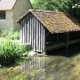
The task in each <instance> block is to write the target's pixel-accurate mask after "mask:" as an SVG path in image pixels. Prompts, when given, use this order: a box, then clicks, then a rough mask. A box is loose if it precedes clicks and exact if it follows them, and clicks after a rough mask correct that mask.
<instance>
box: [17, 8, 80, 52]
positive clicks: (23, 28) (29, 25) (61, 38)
mask: <svg viewBox="0 0 80 80" xmlns="http://www.w3.org/2000/svg"><path fill="white" fill-rule="evenodd" d="M17 23H19V24H20V40H21V43H23V44H26V45H29V46H30V47H31V49H32V50H34V51H35V52H46V51H49V50H51V49H57V48H61V47H66V48H68V46H69V45H71V44H74V43H78V42H80V26H79V24H78V23H77V21H75V19H73V18H72V17H71V16H70V15H69V14H65V13H63V12H53V11H41V10H33V9H30V10H29V11H28V12H27V13H26V14H24V15H23V16H22V17H21V18H20V19H19V20H17Z"/></svg>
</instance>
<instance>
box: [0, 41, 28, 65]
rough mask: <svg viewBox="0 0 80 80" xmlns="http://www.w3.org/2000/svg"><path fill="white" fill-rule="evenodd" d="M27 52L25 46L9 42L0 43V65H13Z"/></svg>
mask: <svg viewBox="0 0 80 80" xmlns="http://www.w3.org/2000/svg"><path fill="white" fill-rule="evenodd" d="M26 51H28V48H27V47H26V45H20V44H18V43H15V42H11V41H10V40H6V41H5V42H4V41H0V64H1V65H10V64H14V63H15V61H16V59H17V58H20V56H21V55H22V54H23V53H24V52H26Z"/></svg>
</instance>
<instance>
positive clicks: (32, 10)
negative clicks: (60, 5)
mask: <svg viewBox="0 0 80 80" xmlns="http://www.w3.org/2000/svg"><path fill="white" fill-rule="evenodd" d="M29 11H31V12H34V11H35V12H45V13H46V12H48V13H64V12H56V11H49V10H35V9H30V10H29Z"/></svg>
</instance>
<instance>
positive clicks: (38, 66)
mask: <svg viewBox="0 0 80 80" xmlns="http://www.w3.org/2000/svg"><path fill="white" fill-rule="evenodd" d="M44 58H45V57H32V60H29V61H26V62H25V63H24V64H23V71H24V72H25V74H26V75H27V74H29V73H30V74H32V76H33V77H35V80H41V78H42V80H44V79H45V61H44V60H45V59H44Z"/></svg>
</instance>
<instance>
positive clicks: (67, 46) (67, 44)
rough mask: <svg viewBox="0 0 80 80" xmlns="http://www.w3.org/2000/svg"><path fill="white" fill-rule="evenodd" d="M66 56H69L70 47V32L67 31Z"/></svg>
mask: <svg viewBox="0 0 80 80" xmlns="http://www.w3.org/2000/svg"><path fill="white" fill-rule="evenodd" d="M65 34H66V56H68V48H69V32H66V33H65Z"/></svg>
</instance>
